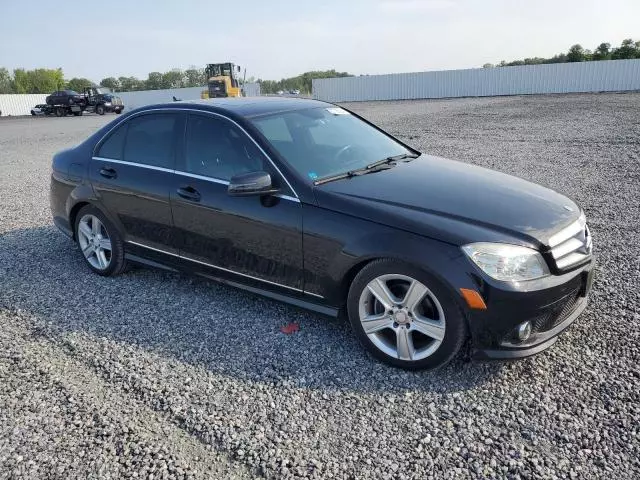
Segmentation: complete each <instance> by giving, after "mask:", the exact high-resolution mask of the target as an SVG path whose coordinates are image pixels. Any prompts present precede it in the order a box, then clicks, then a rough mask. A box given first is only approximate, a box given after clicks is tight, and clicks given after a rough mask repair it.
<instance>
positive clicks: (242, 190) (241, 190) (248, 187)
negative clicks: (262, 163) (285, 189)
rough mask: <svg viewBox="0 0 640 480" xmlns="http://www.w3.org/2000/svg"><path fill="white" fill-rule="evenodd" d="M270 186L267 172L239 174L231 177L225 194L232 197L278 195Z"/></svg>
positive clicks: (269, 176) (276, 190) (275, 189)
mask: <svg viewBox="0 0 640 480" xmlns="http://www.w3.org/2000/svg"><path fill="white" fill-rule="evenodd" d="M278 191H279V190H278V189H277V188H274V186H273V185H272V184H271V175H269V174H268V173H267V172H249V173H241V174H240V175H235V176H234V177H231V180H230V181H229V188H228V189H227V193H228V194H229V195H231V196H234V197H242V196H249V195H271V194H274V193H278Z"/></svg>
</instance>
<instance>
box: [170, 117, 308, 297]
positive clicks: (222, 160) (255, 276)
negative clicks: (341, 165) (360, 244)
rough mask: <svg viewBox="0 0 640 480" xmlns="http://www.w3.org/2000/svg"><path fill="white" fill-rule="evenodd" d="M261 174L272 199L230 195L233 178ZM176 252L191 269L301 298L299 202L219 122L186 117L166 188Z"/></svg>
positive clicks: (237, 132)
mask: <svg viewBox="0 0 640 480" xmlns="http://www.w3.org/2000/svg"><path fill="white" fill-rule="evenodd" d="M252 171H267V172H268V173H270V174H271V178H272V181H273V183H274V185H276V186H277V187H279V188H280V189H281V194H280V195H279V196H275V197H274V196H268V197H264V196H263V197H260V196H251V197H231V196H229V195H228V194H227V188H228V185H229V180H230V178H231V177H232V176H234V175H237V174H240V173H247V172H252ZM171 203H172V209H173V218H174V225H175V230H176V239H177V241H178V248H179V249H180V255H181V256H182V257H184V258H186V259H189V260H191V261H192V265H193V267H194V268H196V269H202V270H209V273H210V274H214V275H216V276H231V277H233V278H234V279H235V280H237V281H242V282H243V283H247V282H249V283H254V284H255V286H256V287H258V288H264V289H270V290H274V289H275V290H283V293H288V294H291V293H294V294H297V293H300V292H301V291H302V288H303V285H302V281H303V275H302V205H301V203H300V202H299V201H298V199H297V198H296V197H295V193H293V192H292V191H291V190H290V187H289V186H288V185H287V183H286V182H285V181H284V179H283V178H282V177H281V176H280V175H279V173H278V172H277V170H276V169H275V168H274V166H273V164H271V162H270V161H269V159H268V158H267V157H266V156H265V154H264V153H263V152H262V150H261V149H260V148H259V147H258V146H257V145H256V144H255V143H254V142H253V141H252V140H251V139H250V138H249V136H248V135H247V134H246V133H245V132H244V131H243V130H242V129H241V128H240V127H239V126H238V125H237V124H235V123H234V122H232V121H230V120H228V119H226V118H225V117H222V116H219V115H213V114H207V113H189V115H188V121H187V128H186V133H185V138H184V153H183V155H181V156H179V158H178V165H177V168H176V175H175V183H174V184H173V186H172V188H171Z"/></svg>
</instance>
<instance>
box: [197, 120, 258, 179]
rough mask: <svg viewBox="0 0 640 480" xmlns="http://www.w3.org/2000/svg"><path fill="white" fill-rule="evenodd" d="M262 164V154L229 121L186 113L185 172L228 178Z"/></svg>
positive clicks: (254, 168)
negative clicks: (187, 114) (187, 115)
mask: <svg viewBox="0 0 640 480" xmlns="http://www.w3.org/2000/svg"><path fill="white" fill-rule="evenodd" d="M265 168H266V159H265V158H264V155H263V154H262V153H261V152H260V150H259V149H258V148H257V147H256V145H255V144H254V143H253V142H252V141H251V140H249V138H248V137H247V136H246V134H245V133H244V132H242V131H241V130H240V129H239V128H237V127H236V126H235V125H233V124H232V123H231V122H229V121H227V120H224V119H222V118H218V117H213V116H210V115H206V116H205V115H189V120H188V122H187V133H186V138H185V169H186V171H187V172H188V173H193V174H196V175H203V176H206V177H211V178H217V179H221V180H229V179H231V177H233V176H234V175H238V174H240V173H247V172H255V171H260V170H265Z"/></svg>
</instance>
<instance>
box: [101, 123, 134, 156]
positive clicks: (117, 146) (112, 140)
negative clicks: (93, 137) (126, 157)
mask: <svg viewBox="0 0 640 480" xmlns="http://www.w3.org/2000/svg"><path fill="white" fill-rule="evenodd" d="M126 135H127V125H126V124H125V125H122V126H120V127H118V128H117V129H116V130H115V131H114V132H113V133H112V134H111V135H109V138H107V139H106V140H105V141H104V142H103V144H102V145H101V146H100V149H99V150H98V157H101V158H109V159H111V160H122V149H123V147H124V139H125V137H126Z"/></svg>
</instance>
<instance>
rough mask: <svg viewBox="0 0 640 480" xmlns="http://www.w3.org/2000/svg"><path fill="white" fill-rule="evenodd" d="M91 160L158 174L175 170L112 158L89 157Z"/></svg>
mask: <svg viewBox="0 0 640 480" xmlns="http://www.w3.org/2000/svg"><path fill="white" fill-rule="evenodd" d="M91 160H100V161H103V162H109V163H118V164H120V165H129V166H131V167H141V168H148V169H149V170H157V171H159V172H167V173H174V172H175V170H172V169H170V168H165V167H156V166H155V165H147V164H146V163H137V162H127V161H125V160H114V159H112V158H104V157H91Z"/></svg>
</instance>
